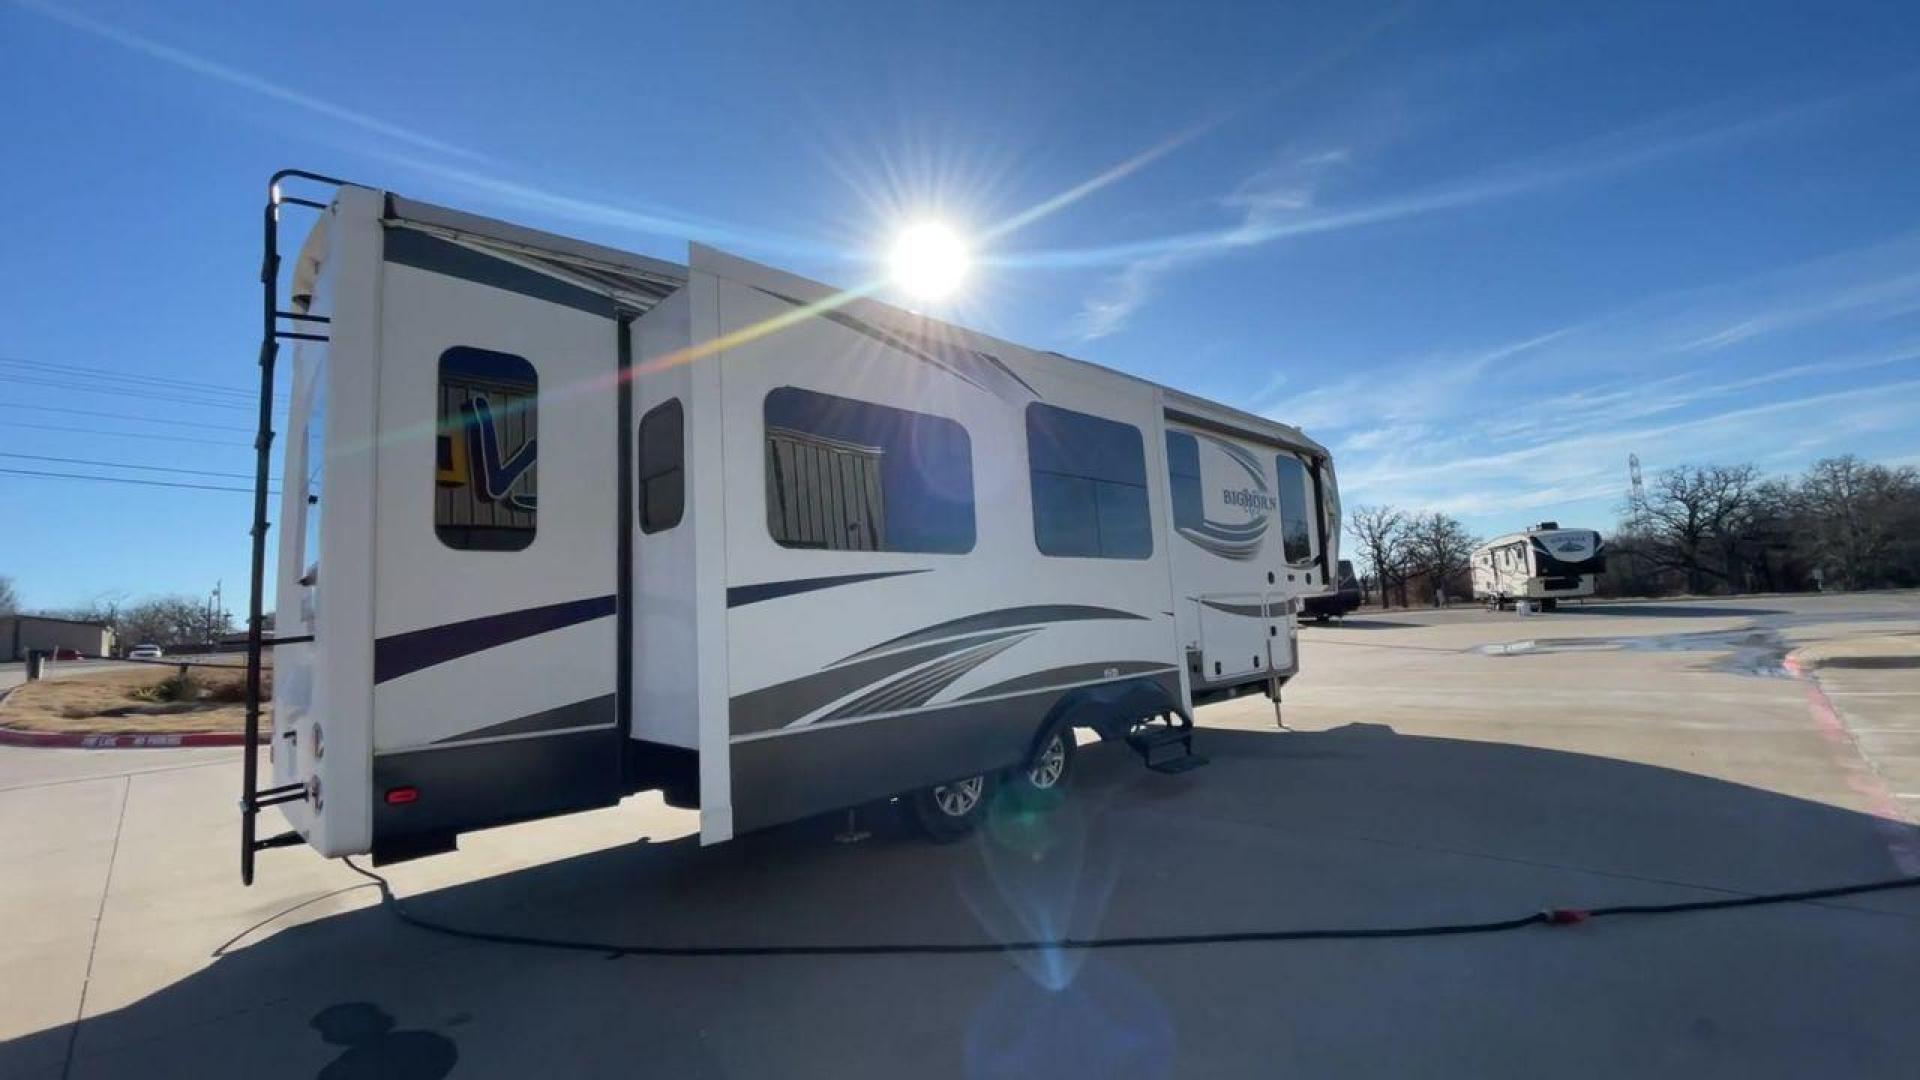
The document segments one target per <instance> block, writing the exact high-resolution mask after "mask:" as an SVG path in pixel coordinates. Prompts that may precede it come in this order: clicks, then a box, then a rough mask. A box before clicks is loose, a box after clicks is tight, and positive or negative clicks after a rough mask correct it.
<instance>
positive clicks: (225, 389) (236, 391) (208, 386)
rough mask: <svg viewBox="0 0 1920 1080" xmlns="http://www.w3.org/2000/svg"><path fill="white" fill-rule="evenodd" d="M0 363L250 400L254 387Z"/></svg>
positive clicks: (14, 360) (11, 359) (6, 359)
mask: <svg viewBox="0 0 1920 1080" xmlns="http://www.w3.org/2000/svg"><path fill="white" fill-rule="evenodd" d="M0 364H4V365H6V366H8V367H21V368H26V369H28V370H29V371H36V372H63V373H66V374H70V375H85V376H87V377H88V378H93V379H105V380H108V381H119V382H131V383H151V384H154V385H156V386H159V387H161V388H163V389H164V388H168V387H171V388H174V389H178V390H191V391H194V392H196V393H209V394H228V395H232V396H235V397H241V398H247V399H249V400H251V399H252V398H253V396H254V393H255V391H253V390H249V389H246V388H245V387H239V386H229V385H227V384H224V383H208V382H198V381H195V380H193V379H175V378H172V377H170V376H164V375H140V374H135V373H133V372H127V371H113V370H111V369H106V368H89V367H81V366H78V365H75V364H49V363H43V362H41V361H37V360H22V359H20V358H19V357H15V356H0Z"/></svg>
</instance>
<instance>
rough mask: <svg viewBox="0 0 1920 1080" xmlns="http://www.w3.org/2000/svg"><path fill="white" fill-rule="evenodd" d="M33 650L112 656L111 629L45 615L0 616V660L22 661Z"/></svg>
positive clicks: (102, 624)
mask: <svg viewBox="0 0 1920 1080" xmlns="http://www.w3.org/2000/svg"><path fill="white" fill-rule="evenodd" d="M36 649H44V650H46V651H47V652H50V653H54V654H55V655H59V654H60V653H62V652H71V653H78V654H80V655H81V656H112V655H113V628H112V627H110V626H108V625H107V624H105V623H95V622H82V621H80V620H78V619H55V618H52V617H50V616H46V615H0V658H4V659H7V660H25V659H26V658H27V653H29V652H31V651H33V650H36Z"/></svg>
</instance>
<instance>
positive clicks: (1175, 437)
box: [1167, 431, 1207, 529]
mask: <svg viewBox="0 0 1920 1080" xmlns="http://www.w3.org/2000/svg"><path fill="white" fill-rule="evenodd" d="M1167 479H1168V481H1169V483H1170V486H1171V487H1172V489H1173V491H1172V494H1173V527H1174V528H1176V529H1204V528H1205V527H1206V524H1207V502H1206V496H1205V495H1204V494H1203V493H1202V489H1201V486H1200V440H1198V439H1196V438H1194V437H1193V436H1192V435H1189V434H1187V433H1186V432H1184V431H1169V432H1167Z"/></svg>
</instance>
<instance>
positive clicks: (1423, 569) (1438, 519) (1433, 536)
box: [1406, 511, 1480, 606]
mask: <svg viewBox="0 0 1920 1080" xmlns="http://www.w3.org/2000/svg"><path fill="white" fill-rule="evenodd" d="M1406 531H1407V547H1408V551H1409V557H1410V560H1409V561H1410V562H1411V563H1412V566H1413V569H1414V570H1415V571H1417V572H1419V573H1421V574H1424V575H1425V576H1426V579H1427V583H1428V585H1429V586H1430V587H1431V588H1432V589H1433V602H1434V604H1435V605H1436V606H1438V605H1439V603H1440V597H1441V595H1442V594H1443V593H1445V592H1446V591H1447V588H1448V586H1449V585H1451V584H1454V583H1455V582H1456V580H1457V579H1459V578H1461V577H1463V576H1465V574H1466V572H1467V559H1468V557H1469V556H1471V555H1472V554H1473V549H1474V548H1477V547H1479V546H1480V538H1479V537H1477V536H1474V535H1473V534H1472V533H1470V532H1468V531H1467V527H1466V526H1465V525H1462V524H1461V523H1460V519H1458V518H1456V517H1453V516H1452V515H1450V514H1443V513H1440V512H1439V511H1433V512H1431V513H1426V514H1421V515H1419V516H1418V517H1415V518H1414V519H1413V520H1412V521H1411V522H1409V523H1408V526H1407V530H1406ZM1456 593H1458V590H1456ZM1462 595H1463V594H1462Z"/></svg>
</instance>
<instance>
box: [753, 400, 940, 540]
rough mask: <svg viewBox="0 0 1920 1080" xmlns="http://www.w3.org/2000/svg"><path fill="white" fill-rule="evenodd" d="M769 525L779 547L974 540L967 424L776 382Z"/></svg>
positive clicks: (770, 414)
mask: <svg viewBox="0 0 1920 1080" xmlns="http://www.w3.org/2000/svg"><path fill="white" fill-rule="evenodd" d="M766 424H767V528H768V530H769V531H771V532H772V533H773V538H774V540H775V541H777V542H779V543H780V544H781V545H782V546H784V547H794V548H821V549H827V550H837V551H920V552H933V553H939V554H956V555H957V554H961V553H963V552H967V551H971V550H973V536H974V526H973V459H972V445H971V444H970V443H969V441H968V439H967V432H966V429H964V428H962V427H961V426H960V425H959V424H957V423H955V422H953V421H952V420H948V419H946V418H945V417H940V416H928V415H927V414H925V413H917V412H908V411H907V410H905V409H894V408H889V407H887V406H885V405H874V404H871V403H869V402H865V401H855V400H853V399H851V398H843V397H833V396H831V395H828V394H816V393H814V392H813V391H811V390H801V389H798V388H796V387H791V386H783V387H781V388H780V389H778V390H775V391H773V392H772V393H770V394H768V395H767V402H766Z"/></svg>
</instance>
